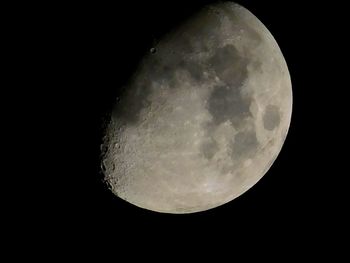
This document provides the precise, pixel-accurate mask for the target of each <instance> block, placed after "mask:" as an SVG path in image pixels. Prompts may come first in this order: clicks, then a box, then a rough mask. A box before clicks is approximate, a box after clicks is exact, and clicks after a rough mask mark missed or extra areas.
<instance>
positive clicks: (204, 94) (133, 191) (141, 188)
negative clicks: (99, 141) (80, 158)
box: [102, 2, 292, 213]
mask: <svg viewBox="0 0 350 263" xmlns="http://www.w3.org/2000/svg"><path fill="white" fill-rule="evenodd" d="M291 112H292V88H291V80H290V76H289V72H288V68H287V65H286V62H285V60H284V57H283V55H282V53H281V50H280V48H279V47H278V44H277V43H276V41H275V39H274V38H273V36H272V35H271V33H270V32H269V31H268V30H267V28H266V27H265V26H264V25H263V24H262V23H261V22H260V21H259V20H258V19H257V18H256V17H255V16H254V15H253V14H252V13H250V12H249V11H248V10H247V9H245V8H243V7H242V6H240V5H237V4H234V3H231V2H230V3H220V4H216V5H211V6H207V7H205V8H203V9H202V10H201V11H199V12H198V13H197V14H196V15H194V16H193V17H192V18H191V19H189V20H188V21H186V22H184V23H183V24H182V25H181V26H179V27H177V29H175V30H173V31H172V32H171V33H169V34H168V35H166V36H165V37H163V39H161V40H160V41H159V43H158V44H157V45H156V46H155V47H154V48H152V50H151V51H150V52H149V53H148V54H146V55H145V57H144V59H143V60H142V61H141V62H140V65H139V67H138V69H137V71H136V72H135V74H134V76H133V77H132V78H131V80H130V82H129V83H128V84H127V85H126V87H125V92H124V94H123V95H122V96H121V97H120V98H119V99H117V101H116V105H115V108H114V110H113V112H112V114H111V119H110V123H109V125H108V128H107V129H106V135H105V140H104V150H103V153H102V155H103V161H102V162H103V170H104V174H105V179H106V181H107V182H108V184H109V186H110V189H111V190H112V191H113V193H114V194H115V195H117V196H118V197H120V198H122V199H124V200H126V201H128V202H130V203H132V204H134V205H136V206H139V207H142V208H145V209H149V210H153V211H158V212H165V213H192V212H198V211H204V210H207V209H211V208H214V207H217V206H220V205H222V204H225V203H227V202H229V201H231V200H233V199H234V198H236V197H238V196H240V195H241V194H242V193H244V192H245V191H247V190H248V189H249V188H251V187H252V186H253V185H254V184H256V183H257V182H258V181H259V179H261V178H262V177H263V175H264V174H265V173H266V172H267V171H268V169H269V168H270V166H271V165H272V163H273V162H274V160H275V159H276V157H277V155H278V154H279V152H280V150H281V147H282V145H283V142H284V140H285V138H286V135H287V132H288V128H289V124H290V119H291Z"/></svg>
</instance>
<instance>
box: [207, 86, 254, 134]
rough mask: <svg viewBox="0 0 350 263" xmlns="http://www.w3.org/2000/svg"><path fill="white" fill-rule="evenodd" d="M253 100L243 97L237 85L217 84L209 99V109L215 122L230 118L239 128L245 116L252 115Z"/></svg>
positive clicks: (218, 122)
mask: <svg viewBox="0 0 350 263" xmlns="http://www.w3.org/2000/svg"><path fill="white" fill-rule="evenodd" d="M251 102H252V98H250V97H243V96H242V95H241V93H240V89H238V88H237V87H230V86H216V87H215V88H214V91H213V92H212V93H211V95H210V97H209V99H208V101H207V109H208V111H209V113H210V114H211V116H212V118H213V119H212V121H213V123H214V124H216V125H219V124H221V123H223V122H225V121H227V120H230V121H231V123H232V124H233V125H234V126H235V127H236V128H237V127H240V126H241V124H242V121H243V120H244V119H245V118H247V117H249V116H252V115H251V112H250V109H249V108H250V104H251Z"/></svg>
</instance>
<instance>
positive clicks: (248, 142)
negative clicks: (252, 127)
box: [231, 131, 259, 159]
mask: <svg viewBox="0 0 350 263" xmlns="http://www.w3.org/2000/svg"><path fill="white" fill-rule="evenodd" d="M258 145H259V142H258V140H257V138H256V133H255V131H241V132H239V133H237V135H236V136H235V138H234V141H233V143H232V146H231V150H232V152H231V157H232V158H233V159H234V158H242V157H245V158H248V157H249V158H251V157H253V155H254V153H255V152H256V149H257V148H258Z"/></svg>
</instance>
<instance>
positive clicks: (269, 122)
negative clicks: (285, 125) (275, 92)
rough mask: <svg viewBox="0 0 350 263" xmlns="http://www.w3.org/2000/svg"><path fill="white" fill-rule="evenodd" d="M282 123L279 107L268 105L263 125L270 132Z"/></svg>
mask: <svg viewBox="0 0 350 263" xmlns="http://www.w3.org/2000/svg"><path fill="white" fill-rule="evenodd" d="M280 122H281V117H280V112H279V107H277V106H276V105H267V106H266V108H265V112H264V116H263V123H264V128H265V129H266V130H268V131H272V130H274V129H275V128H276V127H277V126H278V125H279V124H280Z"/></svg>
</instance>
